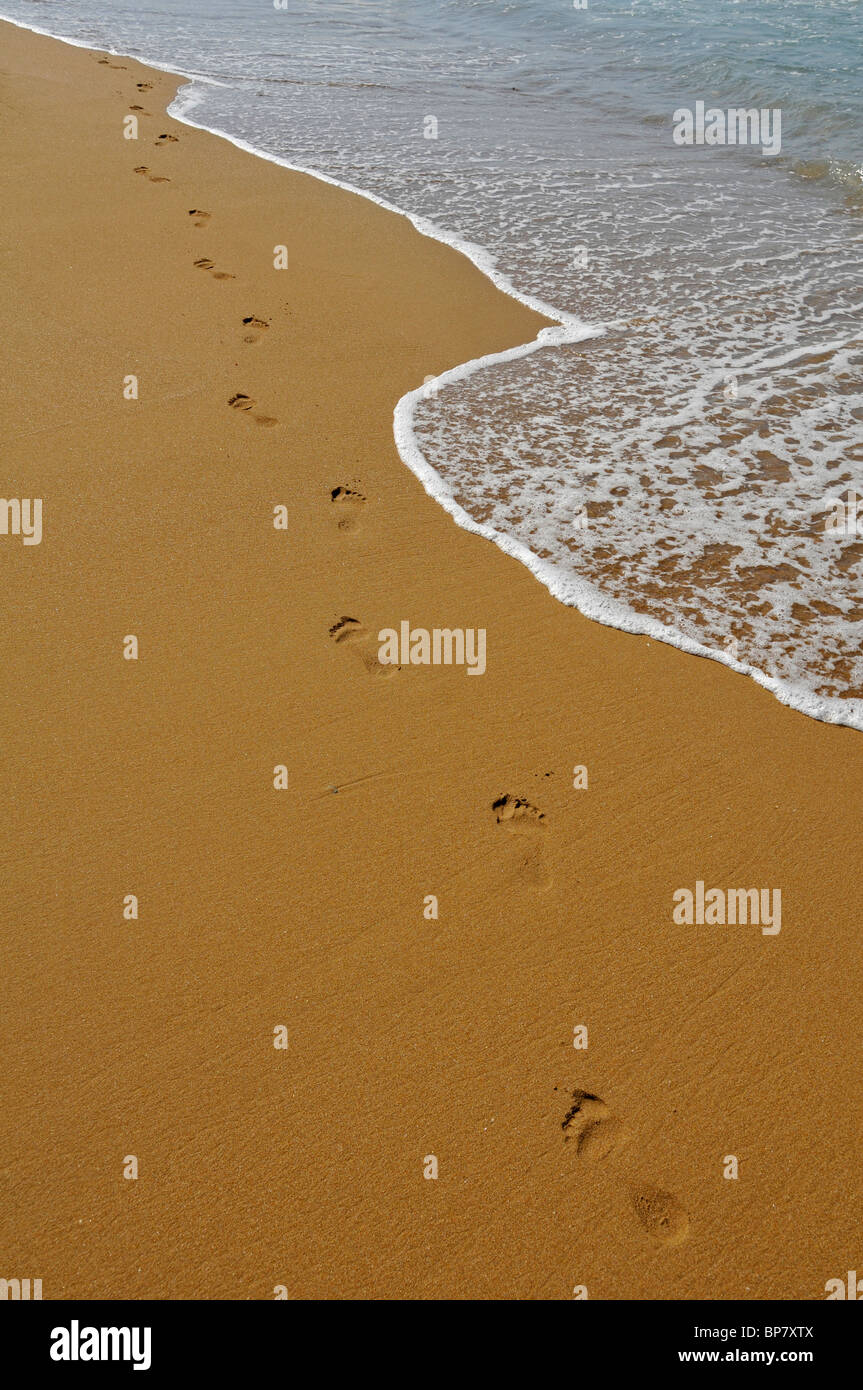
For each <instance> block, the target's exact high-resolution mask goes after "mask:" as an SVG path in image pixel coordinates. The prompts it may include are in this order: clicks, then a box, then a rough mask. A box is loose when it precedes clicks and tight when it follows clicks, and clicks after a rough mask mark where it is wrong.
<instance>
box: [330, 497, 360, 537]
mask: <svg viewBox="0 0 863 1390" xmlns="http://www.w3.org/2000/svg"><path fill="white" fill-rule="evenodd" d="M330 499H331V501H332V503H333V505H334V507H335V508H336V514H337V516H338V528H339V530H340V531H355V530H356V529H357V524H358V522H359V517H360V513H361V512H362V509H363V507H364V506H365V504H366V497H365V494H364V493H362V492H359V491H358V490H357V489H356V488H352V487H334V488H333V490H332V492H331V493H330Z"/></svg>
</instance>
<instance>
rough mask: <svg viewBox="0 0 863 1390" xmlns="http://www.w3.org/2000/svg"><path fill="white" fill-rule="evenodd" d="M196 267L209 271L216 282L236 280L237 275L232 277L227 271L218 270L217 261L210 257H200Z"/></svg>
mask: <svg viewBox="0 0 863 1390" xmlns="http://www.w3.org/2000/svg"><path fill="white" fill-rule="evenodd" d="M195 265H196V266H198V268H199V269H200V270H209V271H210V273H211V275H212V277H213V279H214V280H236V278H237V277H236V275H230V274H229V273H228V271H227V270H217V269H216V263H215V261H211V260H210V258H209V256H199V257H198V259H197V260H196V261H195Z"/></svg>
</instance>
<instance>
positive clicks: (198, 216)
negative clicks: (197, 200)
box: [189, 208, 210, 227]
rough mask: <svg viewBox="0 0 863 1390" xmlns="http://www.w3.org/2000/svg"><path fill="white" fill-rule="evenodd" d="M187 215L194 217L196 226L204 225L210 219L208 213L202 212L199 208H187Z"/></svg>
mask: <svg viewBox="0 0 863 1390" xmlns="http://www.w3.org/2000/svg"><path fill="white" fill-rule="evenodd" d="M189 216H190V217H194V219H195V223H194V225H195V226H196V227H205V226H206V225H207V223H208V222H209V220H210V213H208V212H202V211H201V209H200V208H189Z"/></svg>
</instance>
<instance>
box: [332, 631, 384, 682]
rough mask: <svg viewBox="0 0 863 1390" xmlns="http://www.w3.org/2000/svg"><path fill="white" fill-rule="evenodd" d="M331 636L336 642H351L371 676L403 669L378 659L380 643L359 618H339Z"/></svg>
mask: <svg viewBox="0 0 863 1390" xmlns="http://www.w3.org/2000/svg"><path fill="white" fill-rule="evenodd" d="M330 636H331V637H332V639H333V641H334V642H338V643H342V642H347V643H349V644H350V646H351V647H352V648H353V649H354V650H355V651H356V653H357V655H358V656H359V658H360V660H361V661H362V663H363V666H364V667H365V668H366V670H367V671H368V673H369V675H371V676H392V675H394V674H395V672H396V671H400V670H401V667H400V666H390V665H385V664H384V663H383V662H381V661H379V660H378V644H377V642H376V641H375V639H374V637H372V635H371V633H370V632H369V630H368V628H365V627H363V625H362V623H361V622H360V621H359V620H358V619H357V618H339V620H338V622H337V623H333V626H332V627H331V628H330Z"/></svg>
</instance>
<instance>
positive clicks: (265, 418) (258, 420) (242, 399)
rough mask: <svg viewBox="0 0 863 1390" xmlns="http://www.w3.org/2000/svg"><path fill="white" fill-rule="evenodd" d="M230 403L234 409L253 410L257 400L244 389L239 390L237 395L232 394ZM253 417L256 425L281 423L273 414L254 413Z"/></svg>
mask: <svg viewBox="0 0 863 1390" xmlns="http://www.w3.org/2000/svg"><path fill="white" fill-rule="evenodd" d="M228 405H229V406H230V407H231V408H232V410H244V411H252V410H254V408H255V406H256V405H257V402H256V401H253V400H252V398H251V396H247V395H246V394H245V393H244V392H243V391H238V392H237V393H236V395H234V396H232V397H231V399H230V400H229V401H228ZM252 419H253V420H254V422H255V424H256V425H277V424H278V423H279V422H278V420H276V419H275V418H274V417H273V416H272V415H253V416H252Z"/></svg>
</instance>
